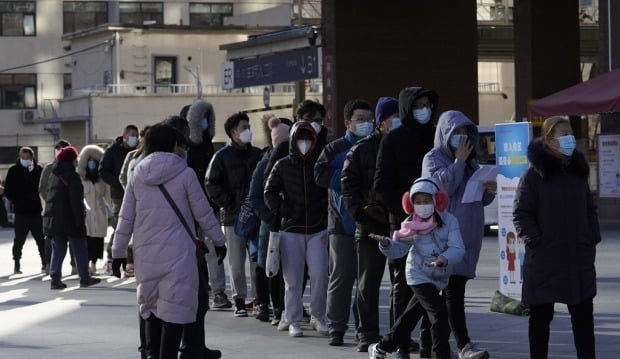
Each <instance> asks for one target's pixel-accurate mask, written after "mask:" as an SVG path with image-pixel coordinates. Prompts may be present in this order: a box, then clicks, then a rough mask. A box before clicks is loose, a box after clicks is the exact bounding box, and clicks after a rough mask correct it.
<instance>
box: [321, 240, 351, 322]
mask: <svg viewBox="0 0 620 359" xmlns="http://www.w3.org/2000/svg"><path fill="white" fill-rule="evenodd" d="M356 277H357V254H356V251H355V238H353V236H347V235H344V234H330V235H329V288H328V289H327V323H328V325H329V332H330V333H334V332H338V333H344V332H346V331H347V328H348V325H347V323H348V322H349V313H350V312H351V292H352V291H353V283H355V279H356Z"/></svg>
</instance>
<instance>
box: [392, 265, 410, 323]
mask: <svg viewBox="0 0 620 359" xmlns="http://www.w3.org/2000/svg"><path fill="white" fill-rule="evenodd" d="M388 264H389V268H390V280H391V281H392V292H391V297H392V307H391V310H390V315H391V318H390V325H394V323H395V322H396V318H398V317H400V316H401V314H403V312H404V311H405V308H407V303H409V300H410V299H411V295H412V294H413V293H412V292H411V288H409V286H408V285H407V272H406V271H405V266H406V264H407V257H406V256H405V257H403V258H398V259H394V260H390V261H389V262H388Z"/></svg>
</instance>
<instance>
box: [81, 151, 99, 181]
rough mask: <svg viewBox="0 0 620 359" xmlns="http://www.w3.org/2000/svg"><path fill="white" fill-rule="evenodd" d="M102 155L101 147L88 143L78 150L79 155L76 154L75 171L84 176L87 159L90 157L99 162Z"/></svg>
mask: <svg viewBox="0 0 620 359" xmlns="http://www.w3.org/2000/svg"><path fill="white" fill-rule="evenodd" d="M102 157H103V149H102V148H101V147H99V146H97V145H88V146H85V147H84V148H82V151H80V155H79V156H78V164H77V171H78V174H79V175H80V178H82V179H83V178H84V177H85V176H86V165H87V164H88V160H90V159H91V158H92V159H93V160H95V161H97V162H99V163H101V158H102Z"/></svg>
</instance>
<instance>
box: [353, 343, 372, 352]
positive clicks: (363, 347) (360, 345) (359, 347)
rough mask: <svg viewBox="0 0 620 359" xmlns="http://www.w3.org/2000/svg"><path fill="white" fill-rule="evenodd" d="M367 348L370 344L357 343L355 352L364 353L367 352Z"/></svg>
mask: <svg viewBox="0 0 620 359" xmlns="http://www.w3.org/2000/svg"><path fill="white" fill-rule="evenodd" d="M369 346H370V343H368V342H359V343H357V348H356V350H357V351H358V352H359V353H366V352H368V347H369Z"/></svg>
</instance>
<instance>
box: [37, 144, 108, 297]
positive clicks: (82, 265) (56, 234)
mask: <svg viewBox="0 0 620 359" xmlns="http://www.w3.org/2000/svg"><path fill="white" fill-rule="evenodd" d="M77 156H78V151H77V149H76V148H75V147H73V146H67V147H64V148H62V149H61V150H60V151H58V153H57V154H56V163H55V164H54V167H53V168H52V175H51V176H50V178H49V184H48V187H47V188H48V190H47V198H46V201H45V213H44V214H43V225H44V229H45V234H46V235H48V236H50V237H52V262H51V268H50V277H51V278H52V281H51V284H50V286H51V289H64V288H67V285H66V284H64V283H63V282H62V281H61V280H60V279H61V278H62V273H61V269H62V261H63V260H64V259H65V255H66V254H67V241H68V242H69V244H70V245H71V247H72V248H73V253H74V256H75V264H76V266H77V269H78V274H79V276H80V287H82V288H83V287H89V286H91V285H94V284H97V283H99V282H101V279H99V278H93V277H91V276H90V273H89V272H88V248H87V244H86V222H85V219H86V208H84V187H83V186H82V181H81V180H80V176H79V175H78V174H77V172H76V171H75V161H76V160H77Z"/></svg>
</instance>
